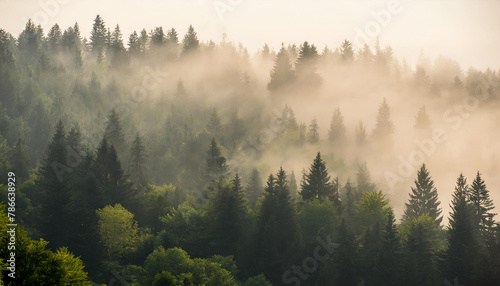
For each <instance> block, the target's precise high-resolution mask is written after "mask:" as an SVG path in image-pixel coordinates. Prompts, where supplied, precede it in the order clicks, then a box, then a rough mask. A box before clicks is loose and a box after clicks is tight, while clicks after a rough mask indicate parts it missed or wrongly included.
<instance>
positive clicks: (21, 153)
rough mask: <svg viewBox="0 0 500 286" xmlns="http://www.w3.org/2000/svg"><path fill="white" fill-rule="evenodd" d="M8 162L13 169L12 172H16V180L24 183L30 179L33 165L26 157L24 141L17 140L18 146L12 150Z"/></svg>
mask: <svg viewBox="0 0 500 286" xmlns="http://www.w3.org/2000/svg"><path fill="white" fill-rule="evenodd" d="M8 161H9V162H10V165H11V167H12V169H11V170H12V171H14V172H15V174H16V178H17V179H18V181H19V182H23V181H24V180H27V179H28V178H29V170H30V169H31V163H30V160H29V159H28V157H27V156H26V151H25V150H24V140H23V139H21V138H17V141H16V144H15V145H14V148H12V149H11V151H10V155H9V156H8Z"/></svg>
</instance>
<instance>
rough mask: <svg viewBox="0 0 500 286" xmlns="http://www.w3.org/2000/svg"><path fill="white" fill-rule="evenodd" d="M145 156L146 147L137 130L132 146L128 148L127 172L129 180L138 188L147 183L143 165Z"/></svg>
mask: <svg viewBox="0 0 500 286" xmlns="http://www.w3.org/2000/svg"><path fill="white" fill-rule="evenodd" d="M146 158H147V155H146V147H145V146H144V143H143V142H142V138H141V136H139V132H137V134H136V135H135V139H134V142H133V143H132V147H131V148H130V162H129V173H130V178H131V180H132V181H133V182H134V183H135V186H136V188H137V189H139V190H141V189H142V188H144V187H145V186H146V185H147V178H146V173H145V166H144V164H145V162H146Z"/></svg>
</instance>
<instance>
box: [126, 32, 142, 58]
mask: <svg viewBox="0 0 500 286" xmlns="http://www.w3.org/2000/svg"><path fill="white" fill-rule="evenodd" d="M128 51H129V53H130V54H131V55H133V56H137V55H139V54H140V52H141V42H140V39H139V35H138V34H137V32H136V31H134V32H133V33H132V34H130V36H129V37H128Z"/></svg>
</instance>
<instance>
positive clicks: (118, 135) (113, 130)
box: [104, 108, 126, 158]
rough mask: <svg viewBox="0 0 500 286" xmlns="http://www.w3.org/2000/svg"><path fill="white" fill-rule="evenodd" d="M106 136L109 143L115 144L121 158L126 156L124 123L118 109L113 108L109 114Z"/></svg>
mask: <svg viewBox="0 0 500 286" xmlns="http://www.w3.org/2000/svg"><path fill="white" fill-rule="evenodd" d="M104 138H105V139H106V141H107V143H108V144H110V145H112V146H114V148H115V149H116V151H117V152H118V155H119V156H120V158H123V157H124V156H125V146H126V145H125V138H124V135H123V129H122V123H121V121H120V117H119V116H118V113H116V110H115V109H114V108H113V109H112V110H111V112H110V113H109V115H108V121H107V122H106V129H105V131H104Z"/></svg>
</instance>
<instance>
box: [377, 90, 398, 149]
mask: <svg viewBox="0 0 500 286" xmlns="http://www.w3.org/2000/svg"><path fill="white" fill-rule="evenodd" d="M393 132H394V124H393V123H392V121H391V110H390V108H389V105H388V104H387V101H386V99H385V98H384V100H383V101H382V104H381V105H380V107H379V109H378V114H377V125H376V126H375V129H374V130H373V137H374V139H376V140H379V141H380V140H382V141H385V140H387V139H390V136H391V135H392V133H393Z"/></svg>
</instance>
